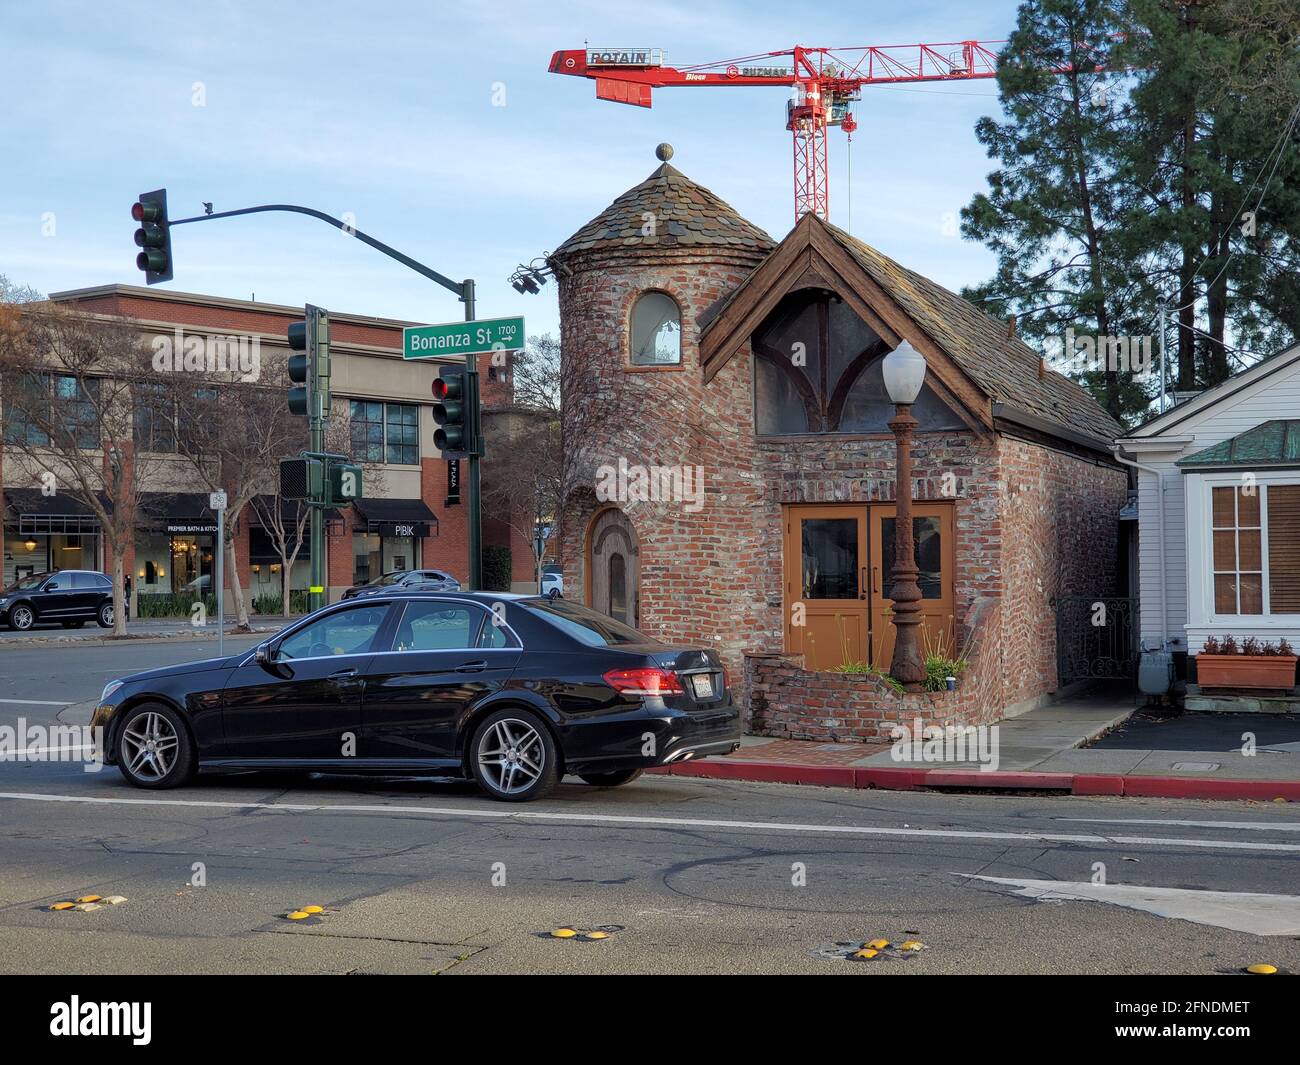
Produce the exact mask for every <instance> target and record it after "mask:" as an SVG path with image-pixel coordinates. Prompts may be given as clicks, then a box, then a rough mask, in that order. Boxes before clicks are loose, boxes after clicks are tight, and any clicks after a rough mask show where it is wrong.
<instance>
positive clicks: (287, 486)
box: [280, 458, 325, 499]
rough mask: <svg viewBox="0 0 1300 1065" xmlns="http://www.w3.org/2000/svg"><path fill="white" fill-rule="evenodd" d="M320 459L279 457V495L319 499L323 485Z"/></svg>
mask: <svg viewBox="0 0 1300 1065" xmlns="http://www.w3.org/2000/svg"><path fill="white" fill-rule="evenodd" d="M324 470H325V464H324V463H323V462H322V461H321V460H320V459H314V458H303V459H281V460H280V495H281V496H282V497H283V498H285V499H320V498H321V494H322V492H323V491H324V486H325V475H324Z"/></svg>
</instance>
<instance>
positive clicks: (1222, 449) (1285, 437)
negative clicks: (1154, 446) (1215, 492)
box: [1176, 418, 1300, 473]
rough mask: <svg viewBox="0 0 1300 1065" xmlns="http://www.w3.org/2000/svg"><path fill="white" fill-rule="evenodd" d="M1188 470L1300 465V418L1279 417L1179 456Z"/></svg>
mask: <svg viewBox="0 0 1300 1065" xmlns="http://www.w3.org/2000/svg"><path fill="white" fill-rule="evenodd" d="M1176 465H1178V466H1181V467H1182V468H1183V472H1184V473H1195V472H1197V471H1198V470H1206V469H1218V470H1229V469H1260V468H1261V467H1265V466H1300V420H1296V419H1284V418H1275V419H1273V420H1272V421H1267V422H1263V423H1262V424H1260V425H1257V426H1255V427H1254V428H1253V429H1247V430H1246V431H1245V432H1244V433H1238V434H1237V435H1236V436H1234V437H1232V438H1231V439H1229V440H1220V441H1219V442H1218V443H1217V444H1215V445H1214V446H1213V447H1207V448H1205V449H1204V450H1203V451H1197V452H1195V453H1194V454H1191V455H1188V456H1187V457H1186V458H1182V459H1179V460H1178V462H1177V463H1176Z"/></svg>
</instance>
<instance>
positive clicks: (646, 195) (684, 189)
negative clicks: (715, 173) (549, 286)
mask: <svg viewBox="0 0 1300 1065" xmlns="http://www.w3.org/2000/svg"><path fill="white" fill-rule="evenodd" d="M647 214H652V215H653V216H654V231H653V235H650V234H644V233H643V232H642V230H643V229H644V228H645V226H646V217H645V216H646V215H647ZM683 246H685V247H692V246H696V247H699V246H713V247H720V248H731V249H735V250H736V251H740V252H757V253H759V254H766V253H767V252H768V251H770V250H771V249H772V248H773V247H774V242H773V240H772V238H771V237H769V236H768V235H767V234H766V233H764V232H763V231H762V230H761V229H759V228H758V227H757V226H756V225H754V224H753V223H752V222H748V221H746V220H745V219H744V218H742V217H741V216H740V215H739V214H737V213H736V211H735V209H734V208H732V207H731V205H730V204H728V203H726V202H725V201H724V200H722V199H720V198H719V197H717V196H715V195H714V194H713V193H712V192H710V191H709V190H708V189H706V188H705V187H704V186H703V185H697V184H696V183H695V182H694V181H692V180H691V179H690V178H688V177H687V176H686V175H685V174H683V173H682V172H681V171H679V170H677V169H676V168H675V167H672V166H670V165H669V164H667V163H664V164H663V165H662V166H660V167H659V168H658V169H657V170H656V171H655V172H654V173H653V174H651V175H650V176H649V177H648V178H646V179H645V180H644V181H643V182H641V184H639V185H637V186H635V187H634V188H631V189H628V190H627V192H625V193H623V195H621V196H620V197H618V199H616V200H615V201H614V202H613V203H611V204H610V205H609V206H608V207H606V208H605V210H603V211H602V212H601V213H600V214H598V215H597V216H596V217H595V218H593V219H592V220H591V221H590V222H588V223H587V224H586V225H585V226H583V227H582V228H581V229H579V230H578V231H577V232H576V233H574V234H573V236H571V237H570V238H569V239H568V240H566V241H565V242H564V243H563V244H561V245H560V246H559V247H558V248H556V249H555V251H554V253H553V257H555V258H564V257H566V256H571V255H577V254H583V253H591V252H602V251H612V250H615V249H624V248H635V249H637V251H638V252H644V251H645V250H646V249H651V248H659V249H665V248H677V247H683Z"/></svg>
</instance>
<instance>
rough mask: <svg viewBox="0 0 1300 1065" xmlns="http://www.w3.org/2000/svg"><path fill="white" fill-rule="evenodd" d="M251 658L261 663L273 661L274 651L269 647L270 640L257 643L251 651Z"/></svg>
mask: <svg viewBox="0 0 1300 1065" xmlns="http://www.w3.org/2000/svg"><path fill="white" fill-rule="evenodd" d="M253 660H254V661H256V662H261V663H263V664H265V663H267V662H274V661H275V652H274V651H273V650H272V648H271V641H270V640H265V641H263V642H262V643H259V644H258V645H257V647H256V649H254V651H253Z"/></svg>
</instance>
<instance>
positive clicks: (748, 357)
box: [551, 163, 1127, 739]
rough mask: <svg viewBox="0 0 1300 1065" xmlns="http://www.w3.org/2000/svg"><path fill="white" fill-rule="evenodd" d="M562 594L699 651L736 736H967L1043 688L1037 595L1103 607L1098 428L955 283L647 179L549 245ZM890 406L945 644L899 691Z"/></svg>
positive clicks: (1094, 407) (1105, 558)
mask: <svg viewBox="0 0 1300 1065" xmlns="http://www.w3.org/2000/svg"><path fill="white" fill-rule="evenodd" d="M551 266H552V268H553V270H554V271H555V273H556V276H557V278H558V280H559V290H560V314H561V340H562V349H563V373H564V384H565V389H564V397H565V402H564V412H563V425H564V434H565V465H566V478H565V504H564V507H563V528H562V543H561V550H562V555H563V563H564V567H565V581H566V588H567V589H568V594H569V595H570V596H574V597H581V598H583V599H585V600H586V601H587V602H588V603H590V604H591V605H593V606H595V607H597V608H598V609H601V610H604V611H606V612H608V613H610V614H612V615H614V616H616V617H622V618H625V619H627V620H629V621H631V622H633V623H635V624H637V625H638V626H639V627H640V628H642V629H643V630H645V631H646V632H648V633H650V634H652V635H656V636H660V637H662V638H665V639H669V640H690V641H705V642H707V643H709V644H711V645H713V646H715V647H716V648H717V649H718V650H719V651H720V653H721V654H722V655H723V658H724V660H725V661H726V662H727V664H728V667H729V669H730V672H731V675H732V678H733V686H734V687H735V688H736V689H737V691H738V692H739V693H740V694H741V695H742V696H743V697H744V698H745V700H746V703H747V706H748V713H749V720H750V725H751V728H753V729H754V730H755V731H767V732H770V733H774V734H778V735H789V736H804V737H824V738H854V737H856V738H863V739H869V738H874V737H877V736H880V735H882V734H883V733H885V732H886V731H887V729H888V726H889V725H890V724H891V723H892V722H894V721H898V720H905V721H908V722H911V721H912V720H913V719H914V718H916V717H920V718H922V719H924V720H925V721H926V722H927V723H929V722H931V721H933V722H938V723H943V722H956V721H962V722H971V723H977V722H985V721H990V720H996V719H997V718H999V717H1001V716H1003V715H1004V714H1006V713H1015V712H1020V711H1022V710H1023V709H1026V708H1028V707H1029V706H1032V705H1034V704H1035V703H1037V702H1038V701H1041V700H1043V699H1044V697H1046V696H1047V695H1048V694H1049V693H1051V692H1053V691H1054V690H1055V689H1056V688H1057V677H1056V643H1055V612H1054V604H1055V601H1056V600H1057V598H1058V597H1060V596H1064V595H1070V594H1082V595H1103V594H1108V593H1110V594H1113V591H1114V585H1115V581H1116V571H1117V562H1118V547H1117V537H1118V513H1119V509H1120V507H1121V505H1122V504H1123V503H1124V501H1125V497H1126V488H1127V478H1126V475H1125V472H1124V471H1123V470H1122V469H1121V468H1120V467H1119V466H1118V465H1117V464H1116V463H1115V461H1114V459H1113V457H1112V455H1111V453H1110V450H1109V448H1110V444H1111V442H1112V441H1113V440H1114V438H1115V437H1116V436H1117V435H1118V434H1119V432H1120V431H1121V430H1120V427H1119V425H1118V424H1117V423H1116V422H1115V421H1113V420H1112V419H1111V418H1110V417H1109V416H1108V415H1107V414H1106V412H1105V411H1104V410H1103V409H1102V408H1101V407H1100V406H1099V405H1098V404H1097V403H1096V402H1095V401H1094V400H1093V399H1092V397H1091V396H1090V395H1089V394H1088V393H1087V392H1086V391H1085V390H1084V389H1083V388H1081V387H1079V386H1078V385H1076V384H1074V383H1073V382H1071V381H1069V380H1068V379H1066V378H1065V377H1063V376H1061V375H1058V374H1056V373H1054V372H1052V371H1050V370H1048V369H1047V368H1046V367H1045V366H1044V364H1043V362H1042V360H1041V359H1040V358H1039V356H1038V354H1037V353H1035V352H1034V351H1033V350H1032V349H1031V348H1029V347H1028V346H1027V345H1025V344H1024V343H1023V342H1021V341H1020V340H1018V339H1016V338H1015V337H1014V331H1013V330H1012V329H1009V327H1008V325H1007V324H1006V323H1004V322H998V321H995V320H993V319H991V318H989V317H988V316H986V315H985V314H984V313H983V312H982V311H980V310H979V309H978V308H976V307H974V306H973V305H971V304H970V303H968V302H966V301H964V300H962V299H961V298H960V297H958V296H957V295H955V294H954V293H952V292H949V291H947V290H946V289H944V288H942V287H941V286H939V285H937V284H935V283H934V282H932V281H930V280H928V279H927V278H924V277H922V276H920V275H919V274H916V273H914V272H912V271H909V270H907V269H905V268H903V267H902V266H900V265H899V264H897V263H895V262H893V261H892V260H890V259H889V258H887V257H886V256H884V255H882V254H881V253H880V252H878V251H876V250H875V249H873V248H871V247H869V246H868V245H866V244H864V243H862V242H861V241H859V240H857V239H855V238H853V237H851V236H850V235H848V234H847V233H845V232H843V231H841V230H839V229H837V228H836V227H834V226H832V225H829V224H827V223H825V222H823V221H821V220H820V219H818V218H817V217H815V216H811V215H809V216H806V217H805V218H803V220H802V221H801V222H800V223H799V224H798V225H797V226H795V228H794V229H793V230H792V231H791V232H790V233H789V234H788V235H787V236H786V237H785V239H784V240H782V241H781V242H780V243H779V244H778V243H776V242H774V241H773V240H772V239H771V238H770V237H769V236H768V235H767V234H766V233H763V232H762V231H761V230H759V229H758V228H757V227H755V226H754V225H752V224H751V223H749V222H747V221H746V220H745V219H743V218H742V217H740V216H739V215H738V214H737V213H736V212H735V211H734V210H733V209H732V208H731V207H730V206H728V205H727V204H726V203H724V202H723V201H722V200H721V199H719V198H718V197H717V196H715V195H714V194H713V193H712V192H710V191H709V190H707V189H704V188H702V187H701V186H699V185H697V184H695V183H694V182H692V181H691V180H690V179H689V178H687V177H686V176H684V175H683V174H681V173H680V172H679V171H677V170H676V169H674V168H673V167H672V166H670V165H668V164H667V163H665V164H664V165H663V166H661V167H659V168H658V169H657V170H656V171H655V172H654V173H653V174H651V175H650V177H649V178H647V179H646V180H645V181H644V182H642V183H641V184H639V185H637V186H636V187H634V188H633V189H631V190H629V191H628V192H626V193H624V194H623V195H622V196H620V197H618V198H617V199H616V200H615V201H614V202H613V203H612V204H611V205H610V206H609V208H607V209H606V210H605V211H604V212H602V213H601V214H600V215H599V216H597V217H596V218H595V219H593V220H592V221H591V222H589V223H588V224H587V225H585V226H583V227H582V228H581V229H580V230H579V231H578V232H577V233H575V234H574V235H573V236H572V237H570V238H569V239H568V240H567V241H565V242H564V243H563V244H562V245H561V246H560V247H559V248H558V249H557V250H556V251H555V253H554V255H553V256H552V259H551ZM903 339H906V340H908V341H909V342H910V343H911V344H912V345H913V346H914V347H915V348H916V349H917V350H918V351H920V352H921V353H922V354H923V355H924V357H925V359H926V363H927V375H926V384H925V387H924V389H923V391H922V393H921V395H920V397H919V398H918V400H917V402H916V404H915V405H914V407H913V414H914V416H915V417H916V418H917V419H918V420H919V422H920V427H919V430H918V432H917V434H916V446H915V452H914V454H915V483H914V485H913V491H914V498H915V499H916V500H917V503H916V505H915V509H914V513H915V516H916V518H915V520H916V524H915V529H916V541H917V562H918V566H919V569H920V571H921V577H920V583H921V586H922V591H923V595H924V598H923V602H922V605H923V608H924V613H925V619H926V625H925V630H926V638H927V640H928V641H929V642H930V644H931V645H932V646H938V645H939V644H941V643H942V644H946V646H948V647H949V648H956V649H957V650H961V649H963V648H965V649H966V650H967V657H968V660H969V663H970V665H969V667H968V669H967V670H966V672H965V673H964V674H963V675H962V678H961V681H960V684H959V687H958V690H957V691H955V692H943V693H935V694H933V695H931V694H922V695H906V696H900V695H897V694H896V693H895V692H894V690H893V689H892V688H890V687H889V686H887V685H886V684H885V683H884V682H883V681H881V680H880V679H879V678H878V677H873V676H871V675H846V674H844V673H840V672H833V671H834V670H835V669H836V667H842V666H844V665H846V664H851V663H870V664H871V665H873V666H878V667H880V668H883V669H885V670H887V669H888V666H889V661H890V656H891V653H892V643H893V625H892V624H891V623H890V620H889V612H890V605H891V602H890V600H889V598H888V595H887V591H888V573H889V570H890V567H891V565H892V558H891V554H892V542H893V520H894V507H893V503H892V499H893V492H894V441H893V437H892V434H891V433H890V432H889V430H888V429H887V427H886V423H887V422H888V420H889V419H890V417H892V413H893V406H892V404H890V403H889V401H888V397H887V395H886V393H885V391H884V386H883V381H882V377H881V371H880V363H881V360H882V358H883V356H884V355H885V354H886V353H887V352H889V351H890V350H892V349H893V348H894V347H896V346H897V345H898V344H899V343H900V342H901V341H902V340H903Z"/></svg>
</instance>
